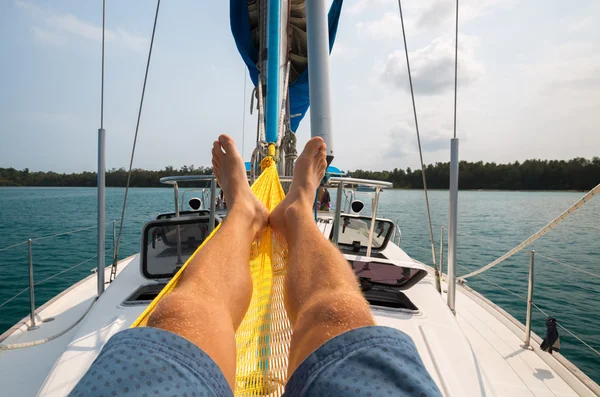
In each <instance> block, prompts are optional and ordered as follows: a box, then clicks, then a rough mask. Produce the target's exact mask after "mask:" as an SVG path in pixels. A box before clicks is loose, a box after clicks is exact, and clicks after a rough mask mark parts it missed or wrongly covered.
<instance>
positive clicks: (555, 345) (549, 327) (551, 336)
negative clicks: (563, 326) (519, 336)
mask: <svg viewBox="0 0 600 397" xmlns="http://www.w3.org/2000/svg"><path fill="white" fill-rule="evenodd" d="M556 327H557V323H556V319H555V318H552V317H548V318H546V338H545V339H544V340H543V341H542V344H541V345H540V348H541V349H542V350H543V351H546V352H548V353H550V354H552V352H553V351H557V352H559V351H560V336H559V335H558V329H557V328H556Z"/></svg>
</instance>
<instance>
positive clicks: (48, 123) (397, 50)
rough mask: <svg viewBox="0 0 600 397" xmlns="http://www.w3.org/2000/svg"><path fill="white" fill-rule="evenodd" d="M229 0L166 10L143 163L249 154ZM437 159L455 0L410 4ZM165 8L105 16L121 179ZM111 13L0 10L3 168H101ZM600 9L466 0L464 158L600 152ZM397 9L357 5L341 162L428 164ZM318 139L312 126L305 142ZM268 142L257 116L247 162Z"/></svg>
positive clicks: (82, 7) (420, 101)
mask: <svg viewBox="0 0 600 397" xmlns="http://www.w3.org/2000/svg"><path fill="white" fill-rule="evenodd" d="M228 4H229V2H227V1H217V2H197V1H184V0H181V1H177V2H163V4H162V5H161V12H160V15H159V21H158V28H157V35H156V41H155V48H154V53H153V58H152V64H151V69H150V75H149V80H148V87H147V91H146V100H145V104H144V112H143V114H142V122H141V127H140V135H139V140H138V148H137V154H136V159H135V162H134V166H135V167H139V168H147V169H159V168H164V166H166V165H172V166H175V167H180V166H182V165H184V164H187V165H189V164H194V165H196V166H201V165H209V164H210V145H211V142H212V141H213V140H214V138H215V137H216V136H217V135H218V134H219V133H223V132H225V133H229V134H230V135H232V136H233V137H234V138H235V139H236V140H237V141H238V146H239V149H240V151H241V150H242V142H241V141H242V129H243V128H242V125H243V123H242V120H243V111H244V110H246V113H247V109H244V97H246V98H247V101H246V105H247V107H249V98H250V93H251V87H249V86H248V87H247V89H246V92H244V80H245V73H246V72H245V69H244V65H243V63H242V61H241V59H240V58H239V56H238V53H237V50H236V48H235V45H234V42H233V39H232V37H231V33H230V28H229V19H228V16H229V14H228ZM403 4H404V8H405V16H406V27H407V33H408V47H409V51H410V56H411V66H412V68H413V72H414V74H413V79H414V84H415V90H416V94H417V96H416V101H417V110H418V115H419V124H420V127H421V134H422V140H423V144H424V149H425V152H424V157H425V162H426V163H431V162H436V161H448V159H449V151H448V147H449V138H450V136H451V134H452V103H453V91H452V88H453V62H454V60H453V12H454V11H453V4H454V3H453V1H451V0H450V1H448V0H421V1H419V2H416V1H411V2H408V1H405V2H403ZM155 6H156V4H155V3H154V2H149V1H141V0H128V1H116V0H112V1H111V0H109V1H108V4H107V29H108V34H107V45H106V91H105V128H106V130H107V167H108V168H113V167H117V168H118V167H126V166H127V165H128V163H129V153H130V150H131V145H132V141H133V133H134V129H135V122H136V117H137V107H138V104H139V99H140V93H141V87H142V83H143V77H144V75H143V74H144V68H145V63H146V56H147V49H148V45H149V39H150V34H151V29H152V21H153V15H154V11H155ZM101 11H102V2H101V1H100V0H97V1H93V2H92V1H85V2H83V1H78V0H56V1H33V0H6V1H2V2H1V4H0V54H2V56H1V61H0V87H2V90H1V91H0V167H15V168H18V169H22V168H25V167H28V168H30V169H32V170H54V171H59V172H70V171H81V170H94V168H95V167H96V144H97V142H96V140H97V129H98V128H99V124H100V26H101ZM598 18H600V4H599V3H598V2H597V1H593V0H587V1H584V0H573V1H570V2H564V1H555V0H545V1H542V0H529V1H526V2H525V1H521V2H519V1H516V0H462V1H461V24H460V32H461V36H460V45H459V94H458V98H459V102H458V103H459V107H458V135H459V137H460V138H461V158H462V159H464V160H470V161H478V160H484V161H496V162H507V161H515V160H524V159H527V158H548V159H568V158H572V157H576V156H583V157H588V158H590V157H592V156H595V155H599V154H600V133H598V126H600V112H598V109H599V108H600V107H599V105H600V95H598V92H600V91H599V89H600V77H599V76H600V29H598V28H597V26H595V23H594V21H597V20H598ZM400 32H401V31H400V26H399V19H398V9H397V3H396V1H395V0H346V2H345V5H344V9H343V13H342V19H341V23H340V30H339V32H338V41H337V43H336V47H335V48H334V51H333V55H332V59H331V69H332V72H331V74H332V97H333V122H334V129H335V133H336V138H335V140H336V159H335V165H337V166H339V167H341V168H343V169H356V168H367V169H390V168H394V167H402V168H404V167H407V166H411V167H415V166H417V165H418V152H417V147H416V139H415V133H414V123H413V120H412V108H411V103H410V96H409V94H408V91H407V89H408V83H407V78H406V72H405V69H406V65H405V63H404V54H403V47H402V37H401V33H400ZM309 135H310V122H309V117H307V118H306V119H305V121H304V123H303V125H302V126H301V127H300V129H299V131H298V136H299V144H300V145H301V144H303V143H304V142H305V141H306V140H307V138H308V137H309ZM255 136H256V118H255V115H254V116H251V115H249V114H247V115H246V122H245V137H246V139H245V144H244V154H245V157H246V158H247V157H249V154H250V150H251V149H250V148H251V147H252V146H253V145H254V139H255Z"/></svg>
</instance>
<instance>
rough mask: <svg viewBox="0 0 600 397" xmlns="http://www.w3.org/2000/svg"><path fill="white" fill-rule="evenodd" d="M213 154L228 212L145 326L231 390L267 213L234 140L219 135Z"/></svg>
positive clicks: (214, 165) (233, 388)
mask: <svg viewBox="0 0 600 397" xmlns="http://www.w3.org/2000/svg"><path fill="white" fill-rule="evenodd" d="M221 148H223V149H224V150H225V153H223V150H221ZM212 153H213V160H212V161H213V170H214V173H215V175H216V176H217V179H218V182H219V185H220V186H221V187H222V188H223V191H224V192H225V197H226V199H227V205H228V207H229V212H228V214H227V219H225V221H224V223H223V225H221V229H220V230H219V231H218V232H217V233H216V234H215V235H214V236H213V238H212V239H211V240H210V241H209V242H208V243H207V244H206V245H205V246H204V247H203V248H202V250H201V251H200V252H199V253H198V255H197V256H196V257H195V258H194V259H193V261H192V262H191V263H190V264H189V265H188V267H187V268H186V269H185V271H184V273H183V274H182V277H181V279H180V281H179V283H178V284H177V287H176V288H175V290H173V292H172V293H170V294H169V295H167V297H165V298H164V299H163V300H162V301H161V303H160V304H159V305H158V306H157V307H156V310H155V311H154V313H152V315H151V316H150V318H149V319H148V326H150V327H155V328H161V329H164V330H167V331H170V332H174V333H176V334H178V335H180V336H183V337H184V338H186V339H188V340H190V341H191V342H193V343H195V344H196V345H197V346H198V347H200V348H201V349H202V350H203V351H204V352H206V353H207V354H208V355H209V356H210V357H211V358H212V359H213V360H214V361H215V362H216V363H217V365H218V366H219V368H220V369H221V371H223V374H224V375H225V378H226V379H227V381H228V382H229V385H230V386H231V389H232V390H235V387H234V385H235V361H236V358H235V331H236V330H237V328H238V327H239V325H240V323H241V322H242V319H243V318H244V315H245V314H246V311H247V310H248V305H249V304H250V299H251V297H252V279H251V276H250V267H249V266H248V263H249V260H250V248H251V245H252V241H253V240H254V238H255V236H256V235H257V234H258V233H259V232H260V231H261V230H262V229H263V228H264V227H265V226H266V224H267V220H268V216H269V213H268V211H267V209H266V208H265V206H264V205H262V204H261V203H260V202H259V201H258V199H257V198H256V197H255V196H254V194H253V193H252V191H251V190H250V187H249V186H248V180H247V177H246V170H245V167H244V162H243V160H242V157H241V156H240V154H239V153H238V151H237V150H236V148H235V144H234V142H233V139H231V138H230V137H228V136H227V135H221V136H220V137H219V140H218V141H215V143H214V145H213V151H212Z"/></svg>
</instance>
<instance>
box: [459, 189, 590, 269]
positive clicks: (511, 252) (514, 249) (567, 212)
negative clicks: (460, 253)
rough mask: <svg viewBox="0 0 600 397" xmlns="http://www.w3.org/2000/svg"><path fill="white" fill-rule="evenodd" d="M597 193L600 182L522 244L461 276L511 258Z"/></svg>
mask: <svg viewBox="0 0 600 397" xmlns="http://www.w3.org/2000/svg"><path fill="white" fill-rule="evenodd" d="M597 193H600V184H599V185H598V186H596V187H595V188H593V189H592V190H590V191H589V192H587V194H586V195H585V196H583V197H582V198H581V199H579V200H578V201H577V202H576V203H575V204H573V205H572V206H571V207H569V208H568V209H567V210H566V211H565V212H563V213H562V214H560V215H559V216H558V217H556V218H555V219H554V220H553V221H552V222H550V223H548V224H547V225H546V226H544V227H543V228H541V229H540V230H539V231H538V232H537V233H535V234H533V235H532V236H531V237H529V238H528V239H527V240H525V241H523V242H522V243H521V244H519V245H517V246H516V247H515V248H513V249H512V250H510V251H508V252H507V253H506V254H504V255H502V256H501V257H500V258H498V259H496V260H495V261H493V262H491V263H490V264H488V265H486V266H484V267H482V268H481V269H479V270H476V271H474V272H471V273H469V274H466V275H464V276H462V277H460V278H461V279H463V280H464V279H467V278H469V277H473V276H476V275H478V274H480V273H483V272H485V271H486V270H488V269H491V268H492V267H494V266H496V265H497V264H499V263H500V262H503V261H504V260H506V259H508V258H510V257H511V256H513V255H514V254H516V253H517V252H519V251H521V250H522V249H523V248H525V247H527V246H528V245H530V244H531V243H533V242H534V241H536V240H537V239H538V238H540V237H542V236H543V235H545V234H546V233H548V232H549V231H550V230H552V229H553V228H555V227H556V226H557V225H558V224H560V223H561V222H562V221H564V220H565V219H567V218H568V217H569V216H571V215H572V214H573V213H574V212H575V211H577V210H578V209H579V208H581V207H582V206H583V205H584V204H585V203H586V202H587V201H589V200H591V199H592V198H594V196H595V195H596V194H597Z"/></svg>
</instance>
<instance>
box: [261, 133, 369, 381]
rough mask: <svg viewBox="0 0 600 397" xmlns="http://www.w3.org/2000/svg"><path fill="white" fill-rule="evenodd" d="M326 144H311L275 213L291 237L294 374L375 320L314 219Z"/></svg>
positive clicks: (288, 297)
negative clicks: (316, 354) (325, 345)
mask: <svg viewBox="0 0 600 397" xmlns="http://www.w3.org/2000/svg"><path fill="white" fill-rule="evenodd" d="M325 149H326V148H325V143H324V142H323V140H322V139H321V138H313V139H311V140H310V141H309V142H308V143H307V144H306V147H305V148H304V151H303V152H302V154H301V155H300V157H299V158H298V160H297V161H296V165H295V167H294V177H293V181H292V185H291V187H290V191H289V193H288V195H287V196H286V198H285V200H284V201H283V202H282V203H281V204H280V205H279V206H278V207H277V208H275V210H274V211H273V212H272V214H271V216H270V218H269V222H270V224H271V226H272V227H273V229H274V230H276V231H278V232H280V233H282V234H283V235H284V236H285V238H286V240H287V243H288V251H289V257H288V269H287V276H286V281H285V290H284V299H285V308H286V311H287V313H288V317H289V319H290V322H291V323H292V326H293V334H292V340H291V346H290V358H289V364H288V376H291V375H292V373H293V372H294V370H295V369H296V368H297V367H298V365H300V363H301V362H302V361H303V360H304V359H305V358H306V357H307V356H308V355H309V354H310V353H312V352H313V351H314V350H315V349H317V348H318V347H319V346H321V345H322V344H323V343H325V342H327V341H328V340H329V339H331V338H333V337H335V336H337V335H340V334H342V333H344V332H346V331H350V330H352V329H355V328H360V327H364V326H368V325H375V322H374V320H373V316H372V315H371V311H370V310H369V305H368V304H367V302H366V301H365V299H364V297H363V295H362V293H361V291H360V288H359V286H358V282H357V281H356V277H355V276H354V273H353V272H352V270H351V268H350V265H349V264H348V261H347V260H346V259H344V257H343V256H342V254H341V252H340V251H339V250H338V249H337V248H336V247H335V246H334V245H333V244H331V243H330V242H329V241H328V240H327V238H325V236H323V234H322V233H321V232H320V231H319V229H318V228H317V226H316V224H315V221H314V216H313V213H312V206H313V202H314V198H315V191H316V190H317V188H318V186H319V184H320V182H321V179H322V178H323V175H324V173H325V169H326V167H327V161H326V159H325V157H326V150H325Z"/></svg>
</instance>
